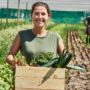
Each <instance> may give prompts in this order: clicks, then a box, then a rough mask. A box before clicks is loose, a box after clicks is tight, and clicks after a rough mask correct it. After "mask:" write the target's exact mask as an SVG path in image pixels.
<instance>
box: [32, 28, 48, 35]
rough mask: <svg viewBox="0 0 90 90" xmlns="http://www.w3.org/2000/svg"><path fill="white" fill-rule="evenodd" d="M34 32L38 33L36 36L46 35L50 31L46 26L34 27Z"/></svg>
mask: <svg viewBox="0 0 90 90" xmlns="http://www.w3.org/2000/svg"><path fill="white" fill-rule="evenodd" d="M32 32H33V33H34V34H35V35H36V36H45V35H46V34H47V33H48V31H47V30H46V29H45V28H35V27H34V28H33V29H32Z"/></svg>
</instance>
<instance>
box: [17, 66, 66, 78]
mask: <svg viewBox="0 0 90 90" xmlns="http://www.w3.org/2000/svg"><path fill="white" fill-rule="evenodd" d="M17 76H20V77H28V76H30V77H48V78H54V79H55V78H65V70H64V69H62V68H45V67H43V68H41V67H24V66H22V67H20V66H18V67H17V68H16V77H17Z"/></svg>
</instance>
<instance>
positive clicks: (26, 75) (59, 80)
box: [15, 66, 65, 90]
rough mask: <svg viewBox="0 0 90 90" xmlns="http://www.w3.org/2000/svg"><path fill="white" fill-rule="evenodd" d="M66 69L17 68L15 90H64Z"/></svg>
mask: <svg viewBox="0 0 90 90" xmlns="http://www.w3.org/2000/svg"><path fill="white" fill-rule="evenodd" d="M64 85H65V69H62V68H45V67H43V68H42V67H26V66H17V67H16V70H15V90H64Z"/></svg>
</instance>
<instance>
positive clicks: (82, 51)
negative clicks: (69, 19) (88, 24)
mask: <svg viewBox="0 0 90 90" xmlns="http://www.w3.org/2000/svg"><path fill="white" fill-rule="evenodd" d="M83 31H84V32H85V29H84V30H83ZM67 35H68V36H67V37H68V38H67V46H68V47H67V49H68V50H69V52H72V53H73V58H72V60H71V65H83V66H85V69H86V72H82V71H79V70H73V69H69V70H68V71H69V73H68V77H67V76H66V78H65V83H66V84H65V88H66V89H65V90H90V48H88V47H87V46H86V45H85V43H84V41H83V40H82V38H81V37H80V35H79V34H78V32H77V31H68V34H67Z"/></svg>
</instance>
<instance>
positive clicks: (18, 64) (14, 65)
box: [12, 60, 23, 70]
mask: <svg viewBox="0 0 90 90" xmlns="http://www.w3.org/2000/svg"><path fill="white" fill-rule="evenodd" d="M16 66H23V62H22V61H15V60H12V70H14V69H15V67H16Z"/></svg>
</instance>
